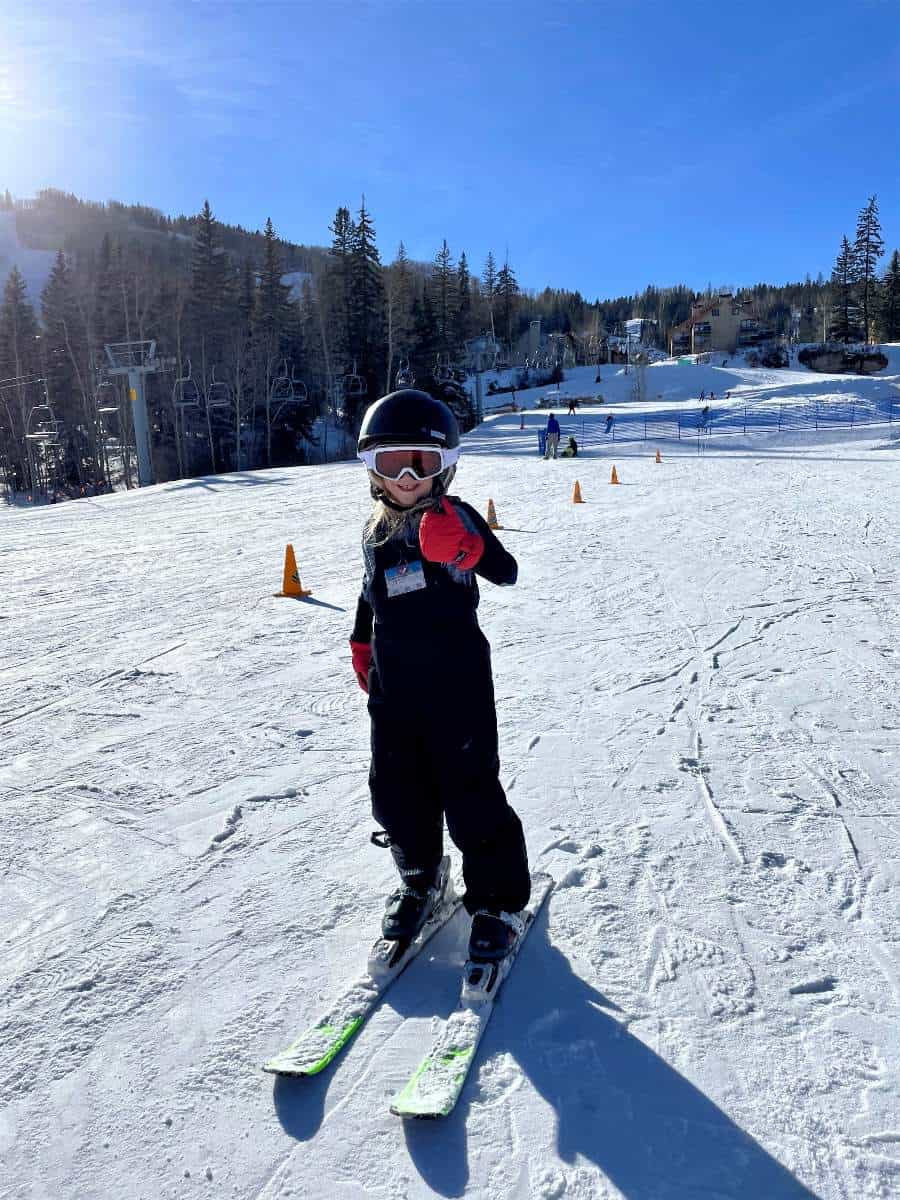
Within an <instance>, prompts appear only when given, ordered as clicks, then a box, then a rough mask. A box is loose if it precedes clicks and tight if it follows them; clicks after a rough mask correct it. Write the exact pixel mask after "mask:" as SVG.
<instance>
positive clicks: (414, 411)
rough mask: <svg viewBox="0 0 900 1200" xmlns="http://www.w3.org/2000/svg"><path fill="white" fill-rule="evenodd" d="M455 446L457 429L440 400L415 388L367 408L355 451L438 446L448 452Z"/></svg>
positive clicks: (407, 389)
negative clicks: (387, 447)
mask: <svg viewBox="0 0 900 1200" xmlns="http://www.w3.org/2000/svg"><path fill="white" fill-rule="evenodd" d="M458 445H459V425H458V424H457V423H456V417H455V416H454V415H453V413H452V412H451V411H450V409H449V408H448V407H447V405H446V404H444V402H443V400H435V398H434V396H429V395H428V393H427V392H420V391H418V389H416V388H401V390H400V391H398V392H390V393H389V394H388V395H387V396H382V398H381V399H380V400H376V401H375V403H374V404H371V405H369V407H368V408H367V409H366V412H365V416H364V417H363V419H362V425H361V426H360V429H359V441H358V443H357V447H356V448H357V450H358V451H359V450H370V449H371V448H372V447H373V446H440V447H442V448H443V449H444V450H452V449H454V448H455V447H456V446H458Z"/></svg>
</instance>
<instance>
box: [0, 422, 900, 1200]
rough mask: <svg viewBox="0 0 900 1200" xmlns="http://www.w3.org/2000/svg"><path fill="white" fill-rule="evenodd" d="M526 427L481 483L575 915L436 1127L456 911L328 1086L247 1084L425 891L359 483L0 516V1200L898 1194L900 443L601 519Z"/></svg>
mask: <svg viewBox="0 0 900 1200" xmlns="http://www.w3.org/2000/svg"><path fill="white" fill-rule="evenodd" d="M518 423H519V421H518V418H517V417H514V416H509V417H506V418H498V419H497V420H494V421H491V422H488V423H486V425H485V426H483V427H482V428H481V429H480V430H479V431H477V432H476V433H474V434H472V435H470V437H469V439H467V440H468V450H469V453H468V454H467V455H466V456H465V457H464V459H463V460H462V462H461V466H460V471H459V474H458V477H457V485H458V491H459V493H460V494H461V495H464V496H465V497H466V498H467V499H469V500H470V501H471V502H472V503H475V504H477V505H478V506H479V507H481V509H482V511H484V508H485V507H486V504H487V500H488V497H491V498H493V499H494V501H495V504H496V507H497V514H498V517H499V519H500V522H501V524H502V525H504V526H505V530H504V532H502V533H501V534H500V536H501V537H502V538H503V539H504V541H505V543H506V544H507V545H508V546H509V548H510V549H511V550H512V551H513V552H514V553H515V554H516V555H517V557H518V559H519V563H520V579H519V583H518V585H517V586H516V587H515V588H513V589H509V590H500V589H491V588H490V587H489V586H487V585H486V586H485V587H484V588H483V589H482V596H483V599H482V609H481V616H482V624H483V626H484V628H485V630H486V632H487V634H488V636H489V638H490V640H491V643H492V647H493V658H494V669H495V678H496V690H497V704H498V712H499V717H500V732H501V756H502V761H503V778H504V781H505V783H506V785H507V787H508V789H509V794H510V798H511V801H512V802H513V803H514V805H515V806H516V808H517V810H518V811H519V812H520V814H521V815H522V818H523V822H524V825H525V828H526V833H527V836H528V843H529V849H530V854H531V859H532V863H533V866H534V868H535V869H538V870H546V871H549V872H550V873H551V874H552V875H553V876H554V878H555V879H556V887H555V889H554V891H553V893H552V895H551V897H550V899H549V901H548V903H547V905H546V906H545V909H544V910H543V912H542V913H541V915H540V917H539V918H538V920H537V922H536V924H535V927H534V929H533V931H532V933H531V934H530V936H529V939H528V942H527V943H526V945H525V946H524V948H523V951H522V954H521V957H520V959H519V961H518V963H517V965H516V967H515V970H514V973H513V974H512V975H511V976H510V978H509V980H508V982H507V984H506V986H505V988H504V992H503V995H502V998H501V1000H500V1001H499V1002H498V1005H497V1009H496V1011H495V1013H494V1015H493V1017H492V1020H491V1023H490V1026H489V1027H488V1030H487V1032H486V1034H485V1037H484V1040H483V1042H482V1044H481V1047H480V1049H479V1052H478V1059H477V1061H476V1064H475V1066H474V1068H473V1070H472V1074H471V1077H470V1079H469V1081H468V1083H467V1085H466V1087H465V1089H464V1091H463V1095H462V1097H461V1099H460V1102H459V1105H458V1108H457V1110H456V1111H455V1112H454V1114H453V1116H452V1117H450V1118H449V1119H448V1120H447V1121H446V1122H445V1123H443V1124H441V1125H440V1126H434V1125H425V1126H422V1125H410V1126H405V1125H402V1124H401V1123H399V1122H398V1121H397V1119H396V1118H395V1117H392V1116H391V1114H390V1112H389V1103H390V1098H391V1096H392V1095H393V1094H394V1093H395V1092H396V1091H397V1090H398V1089H399V1088H400V1087H402V1086H403V1084H404V1082H405V1081H406V1080H407V1079H408V1078H409V1076H410V1074H411V1073H412V1071H413V1070H414V1069H415V1066H416V1064H417V1062H418V1061H419V1060H420V1059H421V1056H422V1054H423V1053H424V1052H425V1050H426V1049H427V1047H428V1045H429V1043H430V1040H431V1034H432V1030H433V1029H434V1027H435V1024H436V1022H437V1020H438V1019H443V1018H445V1017H446V1016H447V1015H448V1014H449V1013H450V1012H451V1011H452V1010H453V1007H454V1005H455V1003H456V999H457V996H458V984H459V972H460V968H461V966H462V962H463V958H464V952H465V939H466V930H465V922H464V919H463V916H462V914H458V915H457V916H456V917H455V918H454V919H453V921H452V922H451V923H450V924H449V925H448V926H447V927H446V928H445V929H444V930H443V931H442V932H441V933H439V934H438V935H436V937H435V938H434V939H433V942H432V943H430V944H429V947H428V949H427V951H426V952H423V954H422V955H421V956H420V958H419V959H417V960H416V961H415V962H414V963H412V964H411V966H410V967H409V969H408V970H407V971H406V972H405V973H404V975H403V976H402V977H401V978H400V979H399V980H398V981H397V983H396V984H395V985H394V986H393V988H392V989H391V991H390V993H389V995H388V997H386V999H385V1002H384V1003H383V1005H382V1006H381V1007H380V1008H379V1009H378V1011H377V1012H376V1013H375V1014H374V1015H373V1016H372V1018H371V1020H370V1021H369V1022H368V1023H367V1024H366V1026H365V1027H364V1028H363V1029H362V1030H361V1031H360V1033H359V1035H358V1036H357V1038H356V1039H354V1041H353V1042H352V1043H351V1045H350V1046H349V1047H348V1049H347V1050H346V1052H345V1054H344V1055H343V1056H342V1057H341V1059H340V1060H339V1061H337V1062H335V1063H334V1064H332V1066H331V1067H329V1068H328V1069H327V1070H326V1071H325V1072H323V1073H322V1074H321V1075H319V1076H316V1077H315V1078H313V1079H308V1080H297V1081H294V1080H278V1081H276V1082H275V1083H274V1086H273V1080H272V1078H271V1077H270V1076H268V1075H265V1074H263V1073H262V1072H261V1071H260V1070H259V1064H260V1063H261V1062H264V1061H265V1060H266V1058H267V1057H269V1056H270V1055H271V1054H272V1053H274V1052H275V1051H276V1050H278V1049H279V1048H281V1047H282V1046H284V1045H286V1044H288V1043H289V1042H290V1040H291V1039H292V1038H293V1037H295V1036H296V1035H297V1034H298V1033H299V1032H300V1031H301V1030H302V1029H303V1028H304V1026H305V1025H306V1024H308V1022H309V1020H310V1019H312V1018H313V1017H314V1016H315V1015H316V1013H317V1012H318V1011H319V1009H320V1007H321V1003H322V1001H323V999H326V998H327V997H328V996H330V995H333V994H334V993H335V991H336V990H338V989H339V987H340V985H341V984H342V983H343V982H345V981H346V980H348V979H349V978H351V977H352V976H353V975H354V974H355V973H356V971H357V970H358V968H359V967H360V966H361V965H362V960H363V957H364V954H365V950H366V947H367V946H368V944H369V942H370V941H371V938H372V933H373V931H374V930H375V929H376V928H377V923H378V920H379V916H380V910H381V906H382V903H383V897H384V895H385V894H386V893H387V891H388V888H389V885H390V884H391V881H392V871H391V866H390V862H389V858H388V855H386V854H384V853H383V852H380V851H378V850H377V849H376V848H374V847H372V846H370V845H369V844H368V834H369V831H370V829H371V828H372V824H371V820H370V818H369V816H368V810H367V789H366V769H367V763H368V754H367V746H368V731H367V718H366V713H365V705H364V700H363V697H362V695H361V693H359V692H358V691H357V689H356V686H355V683H354V681H353V675H352V671H351V669H350V663H349V654H348V651H347V637H348V635H349V628H350V624H351V622H352V610H353V605H354V603H355V597H356V591H357V587H358V581H359V577H360V571H361V564H360V561H359V558H360V555H359V530H360V527H361V524H362V521H363V519H364V517H365V514H366V512H367V507H368V502H367V498H366V486H365V480H364V476H363V472H362V469H361V468H360V467H359V466H357V465H355V464H339V465H333V466H329V467H317V468H307V469H303V468H300V469H295V470H284V471H270V472H264V473H260V474H254V475H247V476H227V477H220V478H215V479H206V480H192V481H187V482H185V481H182V482H179V483H174V484H169V485H163V486H160V487H157V488H152V489H147V490H146V491H143V492H141V493H128V494H121V495H116V496H112V497H104V498H101V499H96V500H86V501H80V502H76V503H72V504H67V505H63V506H59V507H56V508H53V509H44V510H35V511H29V512H16V513H4V514H2V516H0V571H2V577H3V584H4V586H3V595H2V601H0V631H2V634H3V640H2V646H3V651H2V658H0V692H2V698H3V703H2V708H0V741H2V748H3V753H2V756H0V844H2V846H3V848H4V853H3V856H2V860H3V862H2V866H3V899H4V915H5V921H4V932H3V937H2V959H0V962H2V1002H3V1003H2V1012H3V1016H2V1019H0V1105H2V1108H0V1164H2V1165H0V1197H3V1200H8V1198H9V1200H11V1198H13V1197H15V1198H16V1200H20V1198H22V1200H24V1198H28V1200H69V1198H71V1200H76V1198H77V1200H101V1198H102V1200H111V1198H115V1200H137V1198H139V1197H146V1198H147V1200H157V1198H165V1200H175V1198H179V1200H180V1198H182V1197H192V1196H196V1195H205V1196H223V1197H224V1196H229V1197H230V1196H233V1197H238V1198H240V1200H275V1198H276V1197H279V1198H280V1197H286V1196H295V1197H329V1198H330V1197H337V1198H338V1200H351V1198H352V1200H358V1198H360V1197H377V1198H379V1200H395V1198H397V1197H410V1198H413V1197H415V1198H419V1197H431V1196H442V1197H451V1196H453V1197H455V1196H467V1197H468V1196H472V1197H483V1198H485V1200H487V1198H488V1197H490V1198H494V1197H503V1198H505V1197H513V1198H516V1200H519V1198H521V1200H525V1198H526V1197H527V1198H531V1197H534V1198H541V1200H556V1198H559V1197H577V1198H579V1200H587V1198H588V1197H590V1198H591V1200H594V1198H598V1197H599V1198H603V1200H606V1198H610V1200H612V1198H613V1197H628V1198H629V1200H651V1197H652V1198H654V1200H659V1198H664V1200H668V1198H671V1200H675V1198H683V1197H704V1198H710V1197H716V1198H725V1197H728V1198H737V1197H747V1196H754V1197H756V1196H758V1197H766V1198H769V1197H772V1198H782V1197H784V1198H788V1197H789V1198H794V1197H798V1198H799V1197H810V1196H815V1197H820V1198H822V1200H838V1198H840V1200H851V1198H852V1200H859V1198H870V1197H871V1198H875V1197H879V1198H883V1197H888V1196H890V1195H893V1194H896V1193H897V1192H898V1190H900V1084H898V1065H900V1064H898V1058H900V1043H898V1039H897V1036H896V1029H897V1023H898V1019H900V972H898V932H900V924H898V897H900V822H898V817H900V800H898V794H897V786H896V779H897V776H898V765H900V764H898V755H900V689H898V657H900V607H898V601H897V586H898V578H897V546H898V544H900V514H898V506H897V496H898V494H900V492H898V482H900V463H898V452H900V451H898V442H897V441H896V440H893V439H892V438H891V437H890V434H889V431H888V430H887V429H885V430H884V431H881V432H879V431H870V432H869V433H868V434H867V435H866V436H865V437H857V438H855V439H853V440H847V439H845V438H844V439H840V440H835V439H833V438H830V437H828V436H822V437H820V438H818V439H815V438H807V439H804V440H803V441H802V444H800V445H796V444H793V443H791V442H790V441H788V440H784V439H782V440H779V439H777V438H766V439H757V440H756V441H753V442H751V441H750V440H747V441H746V442H744V443H743V444H740V443H737V442H732V444H731V445H730V447H729V449H728V452H727V453H717V452H715V448H714V447H713V448H710V449H709V450H708V451H707V453H706V454H705V455H701V456H698V455H697V454H696V452H695V451H694V450H693V449H691V450H689V451H687V452H685V453H682V454H680V455H679V454H678V453H673V452H665V453H664V455H663V461H662V462H661V463H660V464H656V463H655V462H654V458H653V449H654V448H653V447H652V446H648V447H643V446H633V447H629V448H628V449H627V450H626V449H624V448H621V449H617V451H616V458H615V461H616V464H617V468H618V473H619V477H620V478H621V480H622V484H621V486H620V487H612V486H610V485H609V483H608V480H609V474H610V466H611V460H610V457H609V456H608V455H605V454H603V455H599V454H598V455H596V456H593V457H589V458H581V459H577V460H574V461H557V462H550V463H546V462H543V461H541V460H539V459H538V458H537V456H536V455H535V454H534V452H533V443H534V437H533V433H532V432H530V431H525V432H520V431H519V430H518V429H517V426H518ZM520 438H521V439H526V438H527V447H526V444H525V443H524V442H523V441H520V440H519V439H520ZM576 478H577V479H578V480H579V481H580V484H581V488H582V492H583V495H584V499H585V501H586V503H585V504H583V505H573V504H572V503H571V502H570V497H571V493H572V487H573V484H574V481H575V479H576ZM288 541H291V542H292V543H293V544H294V546H295V549H296V551H297V558H298V564H299V569H300V574H301V576H302V579H303V583H304V585H305V586H307V587H310V588H312V590H313V595H312V597H311V598H310V599H309V600H308V601H305V602H301V603H298V602H293V601H287V600H280V599H274V598H273V597H272V595H271V593H272V592H274V591H276V590H277V588H278V586H279V583H280V572H281V556H282V555H283V552H284V545H285V543H286V542H288ZM448 769H452V764H448Z"/></svg>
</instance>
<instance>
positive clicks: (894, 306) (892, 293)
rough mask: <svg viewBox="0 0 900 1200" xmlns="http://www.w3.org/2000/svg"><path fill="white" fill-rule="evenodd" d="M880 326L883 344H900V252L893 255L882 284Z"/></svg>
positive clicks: (879, 313)
mask: <svg viewBox="0 0 900 1200" xmlns="http://www.w3.org/2000/svg"><path fill="white" fill-rule="evenodd" d="M879 291H880V298H881V305H880V308H879V312H878V326H879V333H880V336H881V340H882V341H883V342H900V251H897V250H895V251H894V253H893V254H892V255H891V261H890V262H889V263H888V267H887V270H886V271H885V273H884V278H883V280H882V282H881V287H880V289H879Z"/></svg>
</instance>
